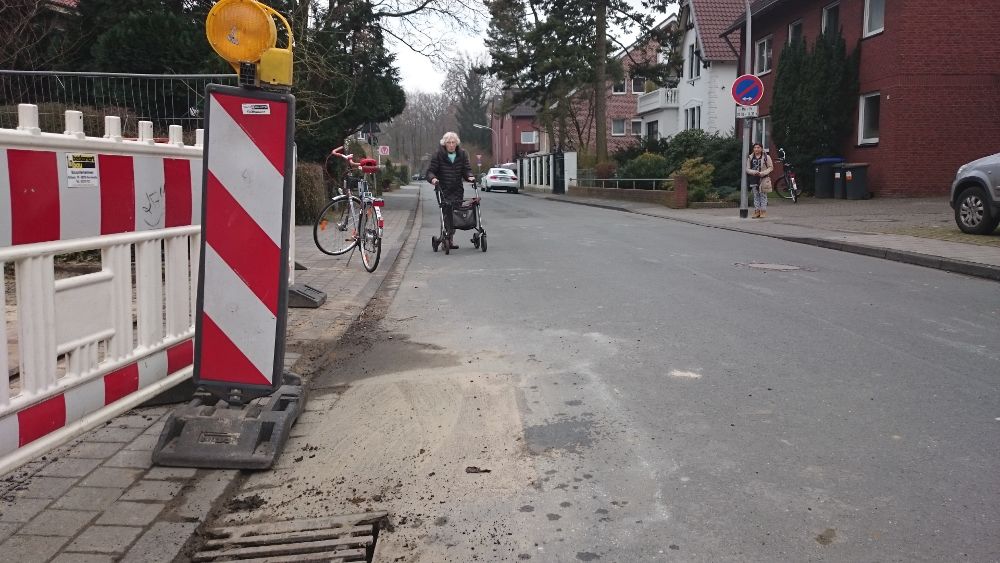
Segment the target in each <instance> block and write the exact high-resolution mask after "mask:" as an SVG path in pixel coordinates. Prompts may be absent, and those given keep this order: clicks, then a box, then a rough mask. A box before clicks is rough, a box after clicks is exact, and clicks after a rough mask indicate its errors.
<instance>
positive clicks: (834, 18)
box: [823, 2, 840, 34]
mask: <svg viewBox="0 0 1000 563" xmlns="http://www.w3.org/2000/svg"><path fill="white" fill-rule="evenodd" d="M839 30H840V2H837V3H834V4H830V5H829V6H827V7H826V8H823V33H826V34H835V33H837V32H838V31H839Z"/></svg>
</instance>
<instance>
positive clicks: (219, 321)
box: [194, 85, 295, 398]
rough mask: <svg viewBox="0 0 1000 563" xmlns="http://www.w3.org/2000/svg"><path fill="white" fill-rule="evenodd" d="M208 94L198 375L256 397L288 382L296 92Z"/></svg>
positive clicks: (213, 88)
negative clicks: (285, 377)
mask: <svg viewBox="0 0 1000 563" xmlns="http://www.w3.org/2000/svg"><path fill="white" fill-rule="evenodd" d="M206 100H207V101H208V103H207V104H206V110H207V113H206V116H205V173H204V187H203V193H204V204H203V209H204V217H203V220H202V252H201V276H200V279H199V284H198V310H197V330H196V337H195V359H194V362H195V366H194V382H195V384H198V385H202V386H204V387H206V388H207V389H210V390H215V391H216V392H217V393H219V391H220V390H221V391H222V392H223V393H221V394H223V396H229V395H231V393H230V391H232V390H234V389H237V390H239V391H240V393H241V394H243V395H244V396H246V397H249V398H252V397H254V396H261V395H267V394H270V393H272V392H274V391H275V390H276V389H277V388H278V387H279V386H280V385H281V380H282V377H281V373H282V368H283V362H284V349H285V321H286V310H287V309H286V307H287V300H288V263H289V262H288V237H289V221H290V215H291V200H292V182H291V180H292V157H293V152H292V134H293V132H294V114H295V102H294V100H295V99H294V98H293V97H292V96H290V95H282V94H273V93H267V92H256V91H248V90H244V89H241V88H232V87H225V86H217V85H210V86H208V88H207V90H206Z"/></svg>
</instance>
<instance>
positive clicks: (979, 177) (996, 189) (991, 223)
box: [948, 153, 1000, 235]
mask: <svg viewBox="0 0 1000 563" xmlns="http://www.w3.org/2000/svg"><path fill="white" fill-rule="evenodd" d="M948 203H949V204H951V208H952V209H954V210H955V222H956V223H958V228H959V229H961V230H962V232H963V233H970V234H974V235H988V234H990V233H992V232H993V231H995V230H996V228H997V225H1000V153H997V154H994V155H992V156H986V157H983V158H980V159H978V160H973V161H972V162H970V163H968V164H963V165H962V166H959V167H958V172H957V173H956V174H955V181H954V182H952V184H951V199H950V200H949V202H948Z"/></svg>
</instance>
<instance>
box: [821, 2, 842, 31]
mask: <svg viewBox="0 0 1000 563" xmlns="http://www.w3.org/2000/svg"><path fill="white" fill-rule="evenodd" d="M831 8H837V27H838V28H839V27H840V2H834V3H833V4H828V5H826V6H823V20H822V22H821V24H820V26H819V30H820V32H821V33H826V26H827V21H826V20H827V16H828V14H829V12H830V9H831ZM833 31H834V32H836V31H837V30H836V29H835V30H833Z"/></svg>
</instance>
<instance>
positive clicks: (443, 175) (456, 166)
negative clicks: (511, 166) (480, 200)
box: [427, 131, 476, 248]
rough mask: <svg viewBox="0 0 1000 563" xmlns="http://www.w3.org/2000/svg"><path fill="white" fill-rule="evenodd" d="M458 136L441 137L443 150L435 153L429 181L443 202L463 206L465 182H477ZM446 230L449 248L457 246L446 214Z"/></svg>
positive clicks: (453, 228)
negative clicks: (439, 193) (438, 192)
mask: <svg viewBox="0 0 1000 563" xmlns="http://www.w3.org/2000/svg"><path fill="white" fill-rule="evenodd" d="M459 142H460V141H459V139H458V135H456V134H455V133H454V132H452V131H448V132H447V133H445V134H444V137H441V148H439V149H438V150H437V152H436V153H434V156H433V157H432V158H431V163H430V166H428V167H427V181H428V182H430V183H431V184H433V185H434V189H435V190H441V200H442V201H444V202H446V203H450V204H452V205H456V206H458V205H461V204H462V200H464V199H465V184H463V183H462V181H463V180H465V181H468V182H475V181H476V179H475V177H474V176H473V175H472V165H471V164H470V163H469V153H467V152H466V151H465V150H464V149H462V148H461V147H459V146H458V144H459ZM444 217H445V218H444V223H445V228H446V229H447V230H448V240H447V241H446V242H447V243H448V246H449V248H458V246H457V245H455V242H454V237H455V227H454V226H453V225H454V224H453V222H452V217H451V213H445V214H444Z"/></svg>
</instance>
